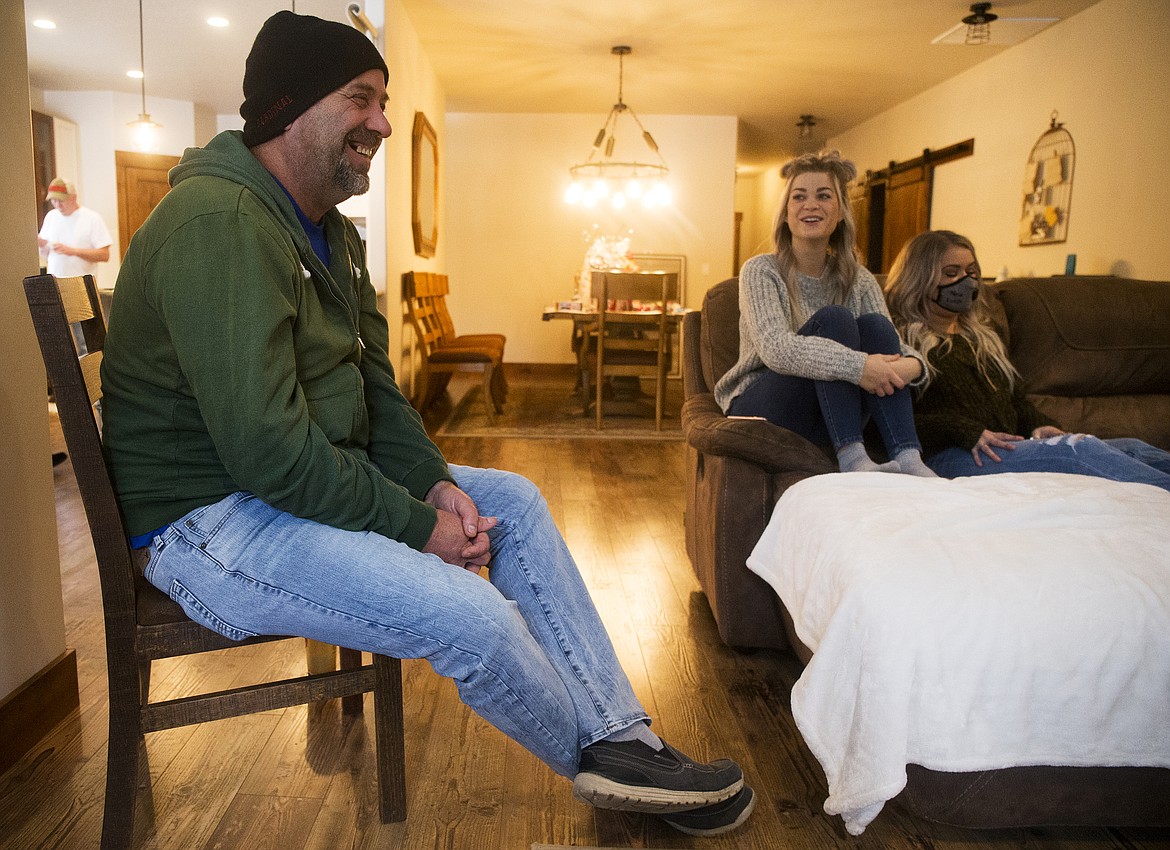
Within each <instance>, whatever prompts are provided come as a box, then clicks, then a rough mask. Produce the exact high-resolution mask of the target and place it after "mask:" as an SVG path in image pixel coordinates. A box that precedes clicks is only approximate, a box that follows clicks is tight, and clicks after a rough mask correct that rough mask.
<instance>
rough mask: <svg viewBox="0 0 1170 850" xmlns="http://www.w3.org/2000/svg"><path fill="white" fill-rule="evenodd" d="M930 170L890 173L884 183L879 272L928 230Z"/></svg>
mask: <svg viewBox="0 0 1170 850" xmlns="http://www.w3.org/2000/svg"><path fill="white" fill-rule="evenodd" d="M933 184H934V168H933V167H931V166H929V165H923V166H921V167H919V168H914V169H911V170H909V171H901V172H898V173H896V174H891V175H890V178H889V181H888V182H887V183H886V193H885V194H886V215H885V221H884V222H883V223H882V273H883V274H885V273H886V272H888V271H889V270H890V266H892V265H893V264H894V259H895V258H896V257H897V256H898V252H899V251H901V250H902V246H903V245H905V244H906V243H907V242H909V241H910V240H911V239H913V238H914V237H915V236H917V235H918V234H919V233H922V231H924V230H928V229H929V228H930V189H931V186H932V185H933Z"/></svg>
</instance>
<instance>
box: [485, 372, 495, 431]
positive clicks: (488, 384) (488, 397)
mask: <svg viewBox="0 0 1170 850" xmlns="http://www.w3.org/2000/svg"><path fill="white" fill-rule="evenodd" d="M494 371H495V370H494V369H493V368H492V364H491V363H487V364H485V365H484V367H483V409H484V412H485V413H486V414H487V421H488V425H491V426H493V427H494V426H495V424H496V405H495V401H494V400H493V399H492V373H493V372H494Z"/></svg>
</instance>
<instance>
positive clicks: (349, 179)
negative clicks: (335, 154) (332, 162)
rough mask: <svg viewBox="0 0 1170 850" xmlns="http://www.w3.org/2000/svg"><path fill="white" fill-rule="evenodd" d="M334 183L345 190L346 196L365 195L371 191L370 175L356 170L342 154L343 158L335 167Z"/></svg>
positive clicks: (339, 188)
mask: <svg viewBox="0 0 1170 850" xmlns="http://www.w3.org/2000/svg"><path fill="white" fill-rule="evenodd" d="M333 185H334V186H335V187H336V188H337V189H338V190H340V191H342V192H345V194H346V196H350V195H364V194H365V193H366V192H368V191H370V175H369V174H362V173H361V172H359V171H355V170H354V169H353V166H351V165H350V164H349V163H348V162H346V160H345V155H344V154H342V158H341V159H339V160H338V161H337V166H336V167H335V168H334V169H333Z"/></svg>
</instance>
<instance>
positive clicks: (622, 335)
mask: <svg viewBox="0 0 1170 850" xmlns="http://www.w3.org/2000/svg"><path fill="white" fill-rule="evenodd" d="M592 283H593V287H592V289H593V295H594V296H595V297H596V298H597V309H598V312H597V331H596V334H595V335H594V336H593V338H592V339H589V340H587V341H586V342H585V343H584V344H585V345H586V346H587V349H586V357H585V358H584V361H583V362H585V363H586V364H588V365H587V368H586V369H585V370H584V371H583V374H582V384H583V387H584V390H585V398H586V400H588V398H589V380H590V378H592V380H593V395H594V398H593V408H594V416H595V417H596V419H597V427H598V429H599V430H600V428H601V424H602V415H603V413H604V401H603V398H602V396H603V391H604V390H605V387H606V379H607V378H609V377H613V376H633V377H639V378H641V377H649V376H652V377H653V378H654V427H655V429H656V430H659V431H661V430H662V414H663V408H664V407H665V403H666V373H667V372H669V371H670V360H671V334H672V328H673V325H672V324H671V323H670V322H669V321H668V320H667V310H668V308H669V304H670V302H672V301H677V300H678V274H677V273H674V272H593V277H592ZM633 302H639V303H640V304H641V305H642V306H643V307H644V306H645V305H646V303H647V302H650V303H654V304H657V305H658V310H657V312H646V313H639V312H637V311H635V310H633V309H632V308H633V307H634V304H633ZM590 373H592V374H590Z"/></svg>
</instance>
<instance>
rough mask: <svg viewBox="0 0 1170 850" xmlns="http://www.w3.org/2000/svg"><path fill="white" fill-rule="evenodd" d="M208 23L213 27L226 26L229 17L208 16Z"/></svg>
mask: <svg viewBox="0 0 1170 850" xmlns="http://www.w3.org/2000/svg"><path fill="white" fill-rule="evenodd" d="M207 23H208V24H210V25H211V26H213V27H226V26H227V25H228V19H227V18H208V19H207Z"/></svg>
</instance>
